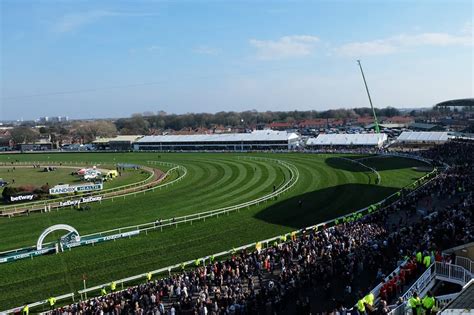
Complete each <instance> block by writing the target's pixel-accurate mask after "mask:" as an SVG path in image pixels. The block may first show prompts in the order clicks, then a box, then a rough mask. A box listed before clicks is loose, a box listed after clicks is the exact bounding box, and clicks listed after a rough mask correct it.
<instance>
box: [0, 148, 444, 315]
mask: <svg viewBox="0 0 474 315" xmlns="http://www.w3.org/2000/svg"><path fill="white" fill-rule="evenodd" d="M241 158H244V159H256V160H272V161H277V162H279V163H280V164H282V165H285V164H286V166H292V167H294V168H295V169H294V170H291V168H290V174H291V178H293V176H295V178H296V179H295V180H294V181H291V180H290V181H288V182H287V183H286V184H284V185H283V186H282V187H280V189H282V188H284V189H283V190H282V191H281V192H280V193H284V192H286V191H288V190H289V189H291V188H292V187H293V186H294V185H295V184H296V182H297V181H298V179H299V171H298V168H296V166H294V165H293V164H291V163H288V162H284V161H281V160H276V159H269V158H261V157H241ZM293 171H296V173H293ZM435 172H436V169H435V170H434V171H433V172H431V173H430V174H434V173H435ZM430 174H428V175H430ZM291 178H290V179H291ZM435 178H436V176H435V177H433V178H431V179H429V180H428V181H426V182H424V183H422V184H421V185H420V186H418V187H417V188H416V189H414V190H413V191H411V192H410V193H409V194H408V195H411V194H412V193H414V192H415V191H417V190H418V189H420V188H422V187H423V186H424V185H426V184H428V183H430V182H431V181H432V180H434V179H435ZM275 193H276V192H274V193H272V194H269V195H267V196H264V197H261V198H258V199H256V200H253V201H250V202H248V203H251V204H250V205H254V204H257V205H258V204H259V203H260V202H264V201H266V200H268V199H271V198H273V197H275V195H274V194H275ZM395 196H397V193H394V194H392V195H390V196H388V197H387V198H385V199H383V200H381V201H379V202H377V203H376V204H378V205H381V204H383V203H385V202H386V201H387V200H389V199H391V198H393V197H395ZM395 202H396V201H395ZM248 203H243V204H240V205H244V206H243V207H244V208H245V207H247V206H250V205H247V204H248ZM240 205H239V206H240ZM390 205H391V204H390ZM390 205H387V206H390ZM232 207H235V206H231V207H227V208H221V209H216V210H211V211H206V212H203V213H198V214H193V215H189V216H184V217H180V218H181V219H182V218H189V217H191V216H195V215H198V217H197V218H193V219H192V220H201V219H205V218H206V217H209V216H214V215H217V216H218V215H219V214H221V213H226V211H227V212H228V211H235V210H237V209H232V210H231V209H229V208H232ZM369 208H370V206H368V207H365V208H363V209H360V210H357V211H354V212H352V213H350V214H346V215H342V216H339V217H337V218H334V219H331V220H327V221H325V222H322V223H318V224H316V225H312V226H309V227H306V228H303V229H299V230H297V231H294V232H295V233H296V234H301V233H302V232H303V231H305V230H307V229H319V228H321V227H326V226H329V225H331V224H333V225H337V224H338V221H339V220H342V219H344V218H346V217H347V216H352V215H354V214H359V213H362V212H364V211H367V210H369ZM239 209H240V208H239ZM213 211H223V212H216V213H214V212H213ZM206 213H207V214H206ZM202 214H206V215H204V216H200V215H202ZM170 220H172V219H168V220H166V221H170ZM192 220H191V219H188V220H187V221H186V219H184V221H181V222H177V219H176V221H174V222H171V223H167V224H166V225H161V226H158V227H157V226H155V222H152V223H146V224H142V225H137V226H131V227H125V228H121V229H114V230H110V231H105V232H101V233H106V232H111V231H117V230H119V231H120V230H123V229H128V228H138V227H141V226H147V225H151V224H153V227H148V228H143V229H141V230H140V231H147V230H150V229H156V228H159V227H164V226H172V225H175V224H178V223H186V222H190V221H192ZM291 233H293V232H291ZM288 234H290V233H286V235H288ZM85 236H86V235H85ZM280 238H281V236H280V235H278V236H275V237H272V238H269V239H266V240H263V241H259V242H254V243H250V244H247V245H243V246H240V247H237V248H234V249H232V250H227V251H223V252H220V253H216V254H213V255H208V256H205V257H201V258H199V259H197V260H198V261H201V262H202V263H205V262H206V261H207V260H208V259H210V258H211V257H214V258H218V257H222V256H225V255H229V254H232V253H233V252H234V251H239V250H243V249H247V248H251V247H255V245H256V244H257V243H261V244H262V247H263V245H264V244H266V245H267V246H266V247H268V244H269V243H270V242H274V241H278V240H280ZM195 261H196V260H189V261H186V262H181V263H179V264H174V265H171V266H167V267H164V268H160V269H157V270H154V271H150V273H151V274H152V275H156V274H162V273H166V272H168V273H170V272H171V271H172V270H175V269H177V268H182V266H188V265H191V264H193V263H195ZM146 276H147V273H142V274H138V275H135V276H132V277H128V278H124V279H120V280H115V281H111V282H107V283H103V284H101V285H97V286H94V287H90V288H87V289H84V290H79V291H78V293H79V294H81V298H82V295H83V294H84V295H86V294H87V293H88V292H93V291H98V290H100V289H101V288H102V287H106V286H110V284H111V283H112V282H115V283H116V284H121V285H122V287H123V285H124V283H127V282H132V281H136V280H139V279H142V278H145V277H146ZM63 296H68V297H69V296H72V297H74V293H69V294H65V295H62V296H60V297H56V299H57V300H61V297H63ZM62 299H64V298H62ZM45 303H46V301H40V302H36V303H32V304H29V305H30V307H33V306H40V305H42V304H45ZM18 309H20V308H19V307H16V308H14V309H11V310H7V311H4V312H5V313H11V312H13V310H18ZM0 313H3V312H0Z"/></svg>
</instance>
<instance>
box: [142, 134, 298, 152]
mask: <svg viewBox="0 0 474 315" xmlns="http://www.w3.org/2000/svg"><path fill="white" fill-rule="evenodd" d="M299 140H300V136H299V135H298V134H296V133H287V132H284V131H273V130H256V131H253V132H251V133H227V134H200V135H166V136H145V137H143V138H141V139H139V140H138V141H135V143H134V145H133V149H134V150H135V151H207V150H210V151H211V150H219V151H220V150H223V151H250V150H291V149H294V148H296V147H298V145H299Z"/></svg>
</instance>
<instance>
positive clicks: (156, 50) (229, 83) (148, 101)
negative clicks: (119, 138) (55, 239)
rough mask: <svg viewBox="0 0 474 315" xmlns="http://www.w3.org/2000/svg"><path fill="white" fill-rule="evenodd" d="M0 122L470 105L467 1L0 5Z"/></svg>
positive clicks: (7, 0)
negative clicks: (371, 103)
mask: <svg viewBox="0 0 474 315" xmlns="http://www.w3.org/2000/svg"><path fill="white" fill-rule="evenodd" d="M0 5H1V7H0V8H1V17H0V19H1V47H0V52H1V55H0V62H1V64H0V67H1V68H0V71H1V76H0V84H1V99H0V102H1V103H0V120H2V119H20V118H24V119H34V118H37V117H39V116H55V115H67V116H69V117H72V118H89V117H126V116H129V115H131V114H132V113H137V112H145V111H151V112H157V111H159V110H164V111H166V112H169V113H185V112H217V111H223V110H225V111H228V110H235V111H241V110H252V109H257V110H295V109H298V110H308V109H315V110H324V109H329V108H341V107H360V106H367V105H368V101H367V98H366V95H365V90H364V87H363V83H362V80H361V77H360V73H359V69H358V68H357V64H356V59H361V60H362V63H363V66H364V70H365V72H366V76H367V80H368V84H369V87H370V89H371V92H372V94H373V101H374V103H375V105H376V106H379V107H384V106H395V107H425V106H431V105H433V104H435V103H437V102H440V101H443V100H447V99H452V98H464V97H473V94H474V93H473V85H474V84H473V72H474V68H473V67H474V66H473V64H474V56H473V37H472V29H473V24H472V20H473V4H472V1H470V0H466V1H457V0H451V1H436V0H432V1H427V0H426V1H402V0H400V1H384V2H383V4H381V1H375V0H374V1H349V0H346V1H329V0H328V1H310V2H306V1H45V0H43V1H40V0H35V1H29V0H21V1H18V0H0Z"/></svg>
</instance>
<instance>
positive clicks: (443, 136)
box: [397, 131, 448, 143]
mask: <svg viewBox="0 0 474 315" xmlns="http://www.w3.org/2000/svg"><path fill="white" fill-rule="evenodd" d="M397 141H398V142H425V143H427V142H433V143H436V142H446V141H448V133H447V132H443V131H426V132H425V131H421V132H414V131H404V132H402V133H401V134H400V136H398V138H397Z"/></svg>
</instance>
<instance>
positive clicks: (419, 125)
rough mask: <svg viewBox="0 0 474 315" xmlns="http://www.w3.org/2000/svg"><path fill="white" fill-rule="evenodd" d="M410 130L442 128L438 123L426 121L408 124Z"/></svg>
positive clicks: (436, 129) (440, 129) (438, 129)
mask: <svg viewBox="0 0 474 315" xmlns="http://www.w3.org/2000/svg"><path fill="white" fill-rule="evenodd" d="M408 128H409V129H411V130H417V131H442V130H444V128H443V127H442V126H440V125H435V124H426V123H412V124H410V125H409V126H408Z"/></svg>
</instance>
